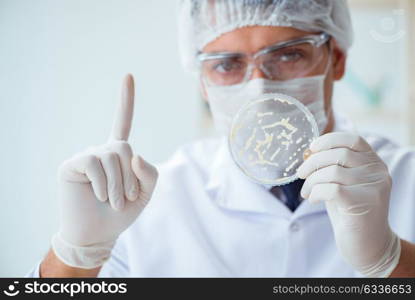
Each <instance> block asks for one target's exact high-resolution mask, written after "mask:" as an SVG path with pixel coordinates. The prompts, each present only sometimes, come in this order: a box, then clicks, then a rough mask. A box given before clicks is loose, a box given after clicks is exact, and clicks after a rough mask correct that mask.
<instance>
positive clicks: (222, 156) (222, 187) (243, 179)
mask: <svg viewBox="0 0 415 300" xmlns="http://www.w3.org/2000/svg"><path fill="white" fill-rule="evenodd" d="M334 117H335V120H336V122H335V128H334V130H333V131H350V130H352V125H351V122H349V121H348V120H347V119H346V118H345V117H343V116H341V115H340V114H337V113H336V114H335V116H334ZM208 176H209V178H208V183H207V186H206V190H207V193H208V194H209V195H210V197H211V199H214V201H215V202H216V203H217V204H218V205H219V206H221V207H223V208H225V209H229V210H236V211H242V212H251V213H263V214H271V215H275V216H279V217H283V218H287V219H292V218H299V217H302V216H306V215H310V214H315V213H325V212H326V208H325V204H324V203H323V202H319V203H317V204H311V203H310V202H309V201H306V200H303V201H302V203H301V204H300V206H299V207H298V208H297V209H296V210H295V211H294V212H291V211H290V210H289V209H288V208H287V206H286V205H285V204H284V203H283V202H282V201H281V199H278V198H276V197H275V196H274V195H273V194H271V192H270V191H269V188H267V187H265V186H262V185H260V184H257V183H255V182H253V181H251V180H250V179H249V178H248V177H247V176H246V175H245V174H243V173H242V172H241V171H240V170H239V169H238V167H237V166H236V164H235V163H234V162H233V160H232V158H231V154H230V153H229V149H228V146H227V142H226V138H222V139H221V140H220V146H219V147H218V150H217V151H216V153H215V156H214V159H213V163H212V165H211V167H210V173H209V175H208Z"/></svg>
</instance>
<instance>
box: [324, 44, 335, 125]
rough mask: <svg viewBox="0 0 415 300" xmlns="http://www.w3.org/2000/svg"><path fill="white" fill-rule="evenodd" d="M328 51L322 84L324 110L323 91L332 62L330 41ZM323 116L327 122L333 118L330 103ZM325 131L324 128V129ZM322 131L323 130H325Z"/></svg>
mask: <svg viewBox="0 0 415 300" xmlns="http://www.w3.org/2000/svg"><path fill="white" fill-rule="evenodd" d="M328 43H329V44H328V47H327V48H328V50H329V57H328V58H327V65H326V69H325V71H324V74H323V76H324V84H323V99H324V108H325V104H326V91H325V86H326V79H327V75H328V73H329V69H330V66H331V64H332V62H333V49H332V47H331V43H330V40H329V41H328ZM324 114H325V115H326V119H327V120H329V117H330V116H332V117H333V104H332V103H330V107H328V109H327V111H326V110H325V109H324ZM325 129H326V128H325ZM325 129H324V130H325Z"/></svg>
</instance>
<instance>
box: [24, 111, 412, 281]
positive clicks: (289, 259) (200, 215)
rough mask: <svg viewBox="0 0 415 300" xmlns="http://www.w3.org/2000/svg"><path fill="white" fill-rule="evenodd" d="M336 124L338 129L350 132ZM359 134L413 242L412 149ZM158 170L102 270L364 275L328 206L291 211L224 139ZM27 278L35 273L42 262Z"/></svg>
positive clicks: (398, 226) (183, 152)
mask: <svg viewBox="0 0 415 300" xmlns="http://www.w3.org/2000/svg"><path fill="white" fill-rule="evenodd" d="M337 121H338V122H337V127H336V130H337V131H344V130H349V127H348V126H345V124H344V122H343V121H339V118H337ZM362 136H363V137H364V138H365V139H366V140H367V141H368V142H369V144H371V146H372V147H373V148H374V149H375V151H376V152H377V153H378V155H379V156H380V157H381V158H382V159H383V160H384V161H385V162H386V164H387V165H388V167H389V171H390V173H391V176H392V179H393V188H392V194H391V201H390V214H389V217H390V224H391V227H392V229H393V230H394V231H395V232H396V233H397V234H398V235H399V236H400V237H401V238H404V239H406V240H409V241H410V242H413V243H414V242H415V152H414V150H413V149H405V148H399V147H397V146H396V145H394V144H393V143H391V142H390V141H388V140H386V139H384V138H380V137H376V136H373V135H365V134H362ZM158 170H159V180H158V183H157V187H156V190H155V192H154V195H153V198H152V199H151V201H150V203H149V204H148V206H147V207H146V209H145V210H144V211H143V213H142V214H141V215H140V216H139V217H138V218H137V220H136V221H135V223H133V224H132V226H130V227H129V228H128V229H127V230H126V231H125V232H124V233H123V234H122V235H121V236H120V238H119V239H118V241H117V243H116V246H115V248H114V250H113V253H112V257H111V259H110V260H109V261H108V262H107V263H106V264H105V265H104V266H103V268H102V270H101V272H100V274H99V275H100V276H103V277H107V276H108V277H128V276H132V277H160V276H162V277H164V276H174V277H205V276H209V277H210V276H215V277H216V276H219V277H228V276H232V277H247V276H248V277H355V276H360V275H359V274H358V273H357V272H355V271H354V270H353V269H352V268H351V267H350V266H349V265H348V264H347V263H346V262H345V261H344V260H343V259H342V257H341V256H340V253H339V251H338V250H337V248H336V244H335V240H334V236H333V231H332V227H331V224H330V220H329V217H328V215H327V212H326V209H325V204H324V203H319V204H310V203H309V202H308V201H303V202H302V203H301V205H300V206H299V207H298V208H297V210H296V211H295V212H294V213H292V212H291V211H290V210H289V209H288V208H287V207H286V206H285V205H284V204H283V203H282V201H280V200H279V199H277V198H276V197H274V196H273V195H272V194H271V193H270V192H269V190H268V189H266V188H265V187H263V186H261V185H258V184H255V183H253V182H251V181H250V180H249V179H248V178H247V177H245V175H244V174H242V173H241V172H240V171H239V170H238V169H237V167H236V166H235V165H234V163H233V162H232V160H231V159H230V156H229V153H228V150H227V147H226V142H225V141H224V140H223V139H222V140H219V139H217V140H203V141H199V142H196V143H193V144H190V145H187V146H184V147H182V148H181V149H179V150H178V151H177V152H176V153H175V154H174V155H173V156H172V158H171V159H170V160H169V161H167V162H166V163H165V164H162V165H160V166H158ZM29 276H35V277H36V276H38V270H37V268H35V269H34V270H33V271H32V272H31V274H29Z"/></svg>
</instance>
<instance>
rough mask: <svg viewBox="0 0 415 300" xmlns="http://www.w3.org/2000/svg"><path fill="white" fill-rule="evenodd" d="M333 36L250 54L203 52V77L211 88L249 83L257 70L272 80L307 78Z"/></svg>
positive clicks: (304, 39) (306, 38) (200, 56)
mask: <svg viewBox="0 0 415 300" xmlns="http://www.w3.org/2000/svg"><path fill="white" fill-rule="evenodd" d="M329 40H330V35H328V34H327V33H324V32H323V33H320V34H314V35H308V36H304V37H302V38H299V39H294V40H289V41H285V42H282V43H278V44H275V45H272V46H269V47H267V48H264V49H261V50H260V51H258V52H256V53H254V54H251V55H248V54H245V53H232V52H212V53H204V52H200V53H199V54H198V55H197V59H198V61H199V63H200V71H201V76H202V78H203V79H204V81H205V82H206V83H207V84H208V85H211V86H229V85H236V84H241V83H245V82H247V81H249V80H250V78H251V76H252V73H253V71H254V69H255V68H259V70H261V72H262V73H263V74H264V75H265V76H266V77H267V78H268V79H270V80H276V81H285V80H290V79H295V78H300V77H304V76H306V75H307V74H309V73H310V72H311V71H313V70H314V68H315V67H316V66H318V65H319V64H320V62H321V61H322V60H323V58H324V57H325V50H326V49H325V48H324V47H322V46H323V45H325V44H326V43H327V42H328V41H329Z"/></svg>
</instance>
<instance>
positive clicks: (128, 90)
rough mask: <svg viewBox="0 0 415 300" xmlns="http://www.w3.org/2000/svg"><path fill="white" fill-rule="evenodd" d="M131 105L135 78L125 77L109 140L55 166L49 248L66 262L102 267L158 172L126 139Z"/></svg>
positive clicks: (146, 197)
mask: <svg viewBox="0 0 415 300" xmlns="http://www.w3.org/2000/svg"><path fill="white" fill-rule="evenodd" d="M133 108H134V81H133V78H132V76H131V75H128V76H127V77H126V78H125V80H124V84H123V92H122V97H121V102H120V104H119V108H118V111H117V112H116V117H115V121H114V124H113V129H112V133H111V135H110V139H109V141H108V142H107V143H106V144H104V145H102V146H98V147H93V148H89V149H88V150H87V151H85V152H83V153H80V154H77V155H75V156H74V157H73V158H71V159H69V160H67V161H65V162H64V163H63V164H62V165H61V167H60V168H59V197H60V200H61V208H62V211H61V227H60V231H59V232H58V233H57V234H56V235H55V236H54V237H53V239H52V248H53V251H54V252H55V254H56V256H57V257H58V258H59V259H60V260H61V261H63V262H64V263H65V264H67V265H69V266H73V267H78V268H84V269H92V268H95V267H98V266H101V265H102V264H103V263H104V262H105V261H106V260H107V259H108V258H109V257H110V254H111V250H112V247H113V245H114V243H115V241H116V239H117V237H118V236H119V235H120V234H121V233H122V232H123V231H124V230H125V229H126V228H127V227H128V226H129V225H130V224H131V223H132V222H133V221H134V220H135V219H136V218H137V216H138V215H139V214H140V212H141V211H142V210H143V208H144V207H145V206H146V204H147V202H148V201H149V200H150V198H151V195H152V193H153V190H154V187H155V184H156V180H157V170H156V169H155V168H154V167H153V166H151V165H150V164H148V163H147V162H145V161H144V160H143V159H142V158H140V157H139V156H137V155H133V151H132V149H131V147H130V145H129V144H128V142H127V139H128V136H129V132H130V128H131V123H132V116H133Z"/></svg>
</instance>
